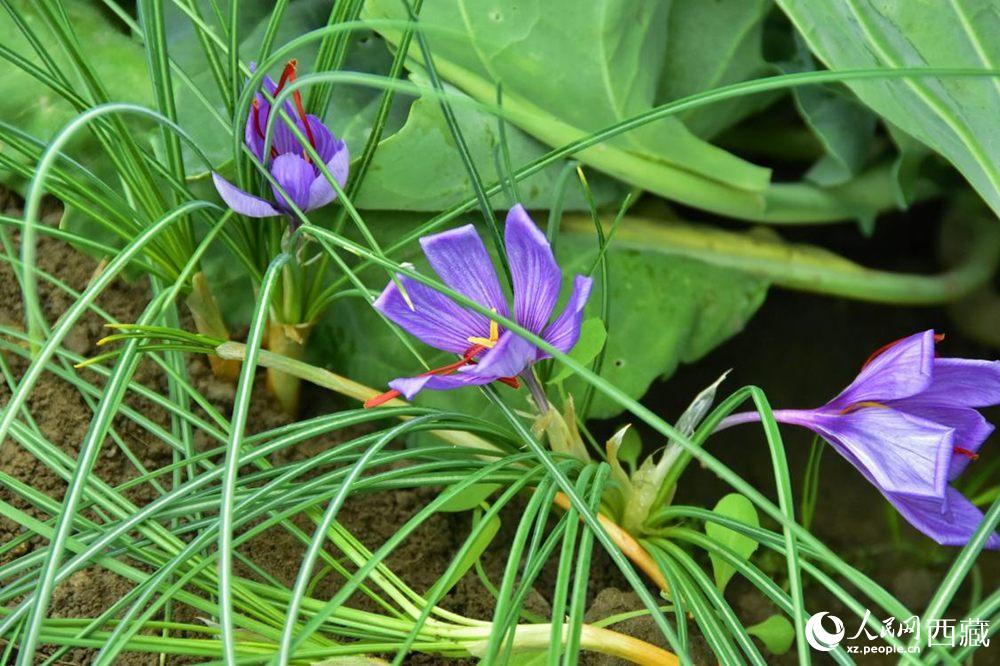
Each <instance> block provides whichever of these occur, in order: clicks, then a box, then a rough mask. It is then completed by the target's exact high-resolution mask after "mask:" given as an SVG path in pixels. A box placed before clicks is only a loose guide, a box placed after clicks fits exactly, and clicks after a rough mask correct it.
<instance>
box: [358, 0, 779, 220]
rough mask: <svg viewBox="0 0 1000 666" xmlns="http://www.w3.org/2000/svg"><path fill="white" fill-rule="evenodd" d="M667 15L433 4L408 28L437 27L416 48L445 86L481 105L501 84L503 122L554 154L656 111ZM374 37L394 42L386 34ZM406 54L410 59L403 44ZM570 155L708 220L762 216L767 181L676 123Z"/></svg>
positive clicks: (612, 7) (388, 1) (378, 6)
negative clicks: (742, 211) (430, 56)
mask: <svg viewBox="0 0 1000 666" xmlns="http://www.w3.org/2000/svg"><path fill="white" fill-rule="evenodd" d="M668 9H669V2H666V1H664V0H660V1H658V2H644V1H640V0H594V1H593V2H587V3H579V2H576V1H575V0H552V1H550V2H545V3H542V2H527V3H525V2H514V1H513V0H503V1H501V2H496V1H495V0H441V1H440V2H435V3H429V4H428V5H426V6H425V7H424V9H423V10H422V11H421V15H420V22H421V24H423V25H426V26H429V27H431V28H437V30H435V31H433V32H431V33H430V35H429V38H428V39H429V41H430V45H431V50H432V52H433V53H434V62H435V66H436V67H437V69H438V71H439V72H440V73H441V75H442V76H443V77H444V78H445V79H446V80H448V81H449V82H450V83H452V84H454V85H455V86H457V87H458V88H460V89H462V90H463V91H464V92H466V93H468V94H470V95H471V96H473V97H475V98H476V99H478V100H479V101H481V102H485V103H492V102H493V98H494V96H495V90H496V86H497V84H498V83H502V84H503V89H504V99H505V109H506V110H507V112H508V114H509V115H510V117H511V119H512V122H514V124H516V125H518V126H519V127H520V128H521V129H523V130H525V131H526V132H528V133H529V134H532V135H533V136H535V137H536V138H538V139H540V140H541V141H543V142H545V143H547V144H549V145H561V144H563V143H566V142H567V141H569V140H572V139H576V138H579V137H580V136H582V135H584V134H587V133H589V132H592V131H594V130H597V129H600V128H603V127H605V126H607V125H610V124H612V123H614V122H616V121H619V120H622V119H624V118H628V117H631V116H634V115H635V114H637V113H639V112H642V111H645V110H648V109H649V108H651V107H652V106H653V105H654V104H655V103H656V101H657V94H658V89H659V85H660V76H661V72H662V70H663V66H662V63H663V62H664V59H665V57H666V53H665V47H666V42H665V40H664V39H663V31H664V26H665V25H666V23H667V19H668ZM363 16H364V17H365V18H392V19H397V20H401V19H405V18H406V13H405V10H404V9H403V8H402V6H401V5H400V4H399V3H396V2H394V1H393V0H368V2H367V3H366V5H365V12H364V14H363ZM380 32H382V34H384V35H385V36H386V37H387V38H388V39H389V40H390V41H392V42H396V41H398V39H399V32H398V31H394V30H391V29H384V30H380ZM410 55H411V56H412V57H413V58H414V59H415V60H416V61H420V59H421V57H420V54H419V52H418V50H417V49H416V48H415V47H413V48H412V49H411V52H410ZM580 158H581V159H582V160H584V161H587V162H589V163H591V164H593V165H594V166H596V167H597V168H598V169H601V170H604V171H605V172H611V173H614V174H615V175H619V173H618V172H619V171H621V170H623V169H626V170H629V171H630V172H632V173H636V174H638V173H639V172H641V174H642V178H641V180H643V182H642V183H638V182H636V183H635V184H637V185H640V186H643V187H647V188H648V189H654V190H656V191H657V192H658V193H661V194H664V195H665V196H670V197H672V198H676V199H677V200H679V201H684V202H687V203H690V204H692V205H698V206H703V207H707V208H710V209H713V210H719V211H720V212H722V211H723V209H726V210H727V211H728V210H735V208H736V207H737V206H743V205H745V206H746V207H747V209H748V210H749V209H751V208H753V209H755V210H758V211H759V212H760V214H762V213H763V210H764V207H765V202H764V198H763V196H761V195H762V193H763V192H764V191H765V190H766V189H767V187H768V185H769V182H770V171H769V170H768V169H764V168H761V167H758V166H756V165H753V164H750V163H748V162H745V161H743V160H741V159H739V158H737V157H736V156H734V155H732V154H730V153H727V152H726V151H724V150H722V149H719V148H717V147H715V146H713V145H711V144H709V143H707V142H705V141H703V140H701V139H700V138H698V137H697V136H695V135H694V134H692V133H691V132H690V131H689V130H688V129H687V128H686V127H685V126H684V124H683V123H682V122H681V121H680V120H678V119H676V118H666V119H663V120H661V121H658V122H657V123H655V124H652V125H648V126H645V127H642V128H639V129H637V130H635V131H633V132H630V133H628V134H626V135H623V136H619V137H617V138H615V139H613V140H612V141H611V142H610V143H608V144H606V145H604V146H602V147H601V149H600V150H596V149H595V150H591V151H585V152H584V153H582V154H581V155H580ZM626 164H627V165H628V166H625V165H626ZM639 164H641V165H642V168H641V169H639V168H638V165H639ZM633 170H634V171H633ZM737 200H738V201H737Z"/></svg>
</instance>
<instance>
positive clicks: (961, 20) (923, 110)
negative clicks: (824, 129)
mask: <svg viewBox="0 0 1000 666" xmlns="http://www.w3.org/2000/svg"><path fill="white" fill-rule="evenodd" d="M778 5H779V6H780V7H781V8H782V9H783V10H784V11H785V13H786V14H787V15H788V16H789V18H791V20H792V22H793V23H794V24H795V26H796V28H798V30H799V32H800V33H801V34H802V36H803V37H804V38H805V40H806V42H807V43H808V44H809V48H810V49H811V50H812V51H813V53H815V54H816V56H817V57H819V59H820V60H822V61H823V62H824V63H825V64H826V65H827V66H828V67H829V68H830V69H833V70H837V69H853V68H872V67H885V68H899V67H968V68H984V69H993V70H996V69H1000V39H997V38H996V35H998V34H1000V10H998V8H997V4H996V2H995V0H953V1H952V2H950V3H947V4H946V5H942V4H940V3H929V2H913V1H912V0H882V1H880V2H875V1H873V0H847V1H846V2H834V1H829V0H778ZM849 86H850V88H851V89H852V90H853V91H854V92H855V93H856V94H857V95H858V97H859V98H860V99H861V101H863V102H864V103H865V104H867V105H868V106H869V107H871V108H872V109H873V110H875V111H876V112H877V113H878V114H879V115H881V116H883V117H884V118H885V119H886V120H888V121H890V122H892V123H893V124H895V125H896V126H898V127H899V128H900V129H901V130H903V131H905V132H907V133H909V134H912V135H913V136H914V137H915V138H917V139H919V140H920V141H921V142H923V143H925V144H927V145H928V146H930V147H931V148H932V149H934V150H935V151H936V152H938V153H940V154H941V155H943V156H944V157H945V158H947V159H948V160H949V161H950V162H951V163H952V164H954V165H955V167H956V168H958V170H959V171H961V172H962V174H963V175H964V176H965V177H966V178H967V179H968V180H969V182H970V183H971V184H972V186H973V187H975V188H976V190H977V191H978V192H979V194H980V196H982V197H983V199H985V200H986V202H987V203H988V204H989V205H990V206H991V207H992V208H993V210H994V211H995V212H997V213H1000V150H997V149H996V147H997V145H1000V125H998V124H997V112H996V110H997V109H998V108H1000V79H998V78H996V77H980V78H972V77H942V78H933V77H920V78H911V79H903V80H901V79H884V80H878V79H875V80H866V81H857V82H852V83H850V84H849Z"/></svg>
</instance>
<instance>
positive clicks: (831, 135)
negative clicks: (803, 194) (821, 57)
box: [780, 35, 876, 186]
mask: <svg viewBox="0 0 1000 666" xmlns="http://www.w3.org/2000/svg"><path fill="white" fill-rule="evenodd" d="M795 46H796V50H795V53H794V55H793V57H792V59H791V60H790V61H788V62H786V63H782V65H781V67H780V68H781V70H782V71H784V72H789V73H790V72H806V71H813V70H815V69H816V66H815V63H814V61H813V58H812V55H811V54H810V53H809V50H808V47H807V46H806V45H805V42H804V41H803V40H802V38H801V37H800V36H799V35H796V36H795ZM792 98H793V99H794V100H795V106H796V108H797V109H798V111H799V115H800V116H802V120H804V121H805V123H806V125H807V126H808V127H809V129H810V130H812V133H813V135H814V136H815V137H816V139H817V140H818V141H819V143H820V145H821V146H822V147H823V150H824V153H825V154H824V155H823V157H821V158H820V159H819V160H817V161H816V163H815V164H813V166H812V168H811V169H810V170H809V172H808V173H807V174H806V178H808V179H809V180H811V181H813V182H814V183H816V184H818V185H823V186H833V185H842V184H843V183H846V182H847V181H849V180H850V179H851V178H853V177H854V176H856V175H858V174H859V173H861V170H862V168H863V167H864V166H865V162H866V161H867V160H868V157H869V155H870V154H871V150H872V143H873V141H874V139H875V122H876V117H875V114H873V113H872V112H871V111H869V110H868V109H867V108H866V107H865V106H864V105H863V104H861V103H860V102H858V101H857V99H856V98H854V96H853V95H852V94H851V93H850V92H849V91H848V90H847V89H846V88H843V87H838V86H804V87H799V88H795V89H794V90H792Z"/></svg>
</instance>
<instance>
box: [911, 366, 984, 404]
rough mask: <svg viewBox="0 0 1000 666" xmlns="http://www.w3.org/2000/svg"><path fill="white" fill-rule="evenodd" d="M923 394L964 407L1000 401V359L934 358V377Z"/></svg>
mask: <svg viewBox="0 0 1000 666" xmlns="http://www.w3.org/2000/svg"><path fill="white" fill-rule="evenodd" d="M920 398H921V399H922V400H926V401H934V402H937V403H939V404H942V405H956V406H963V407H989V406H991V405H997V404H1000V361H976V360H972V359H965V358H939V359H935V360H934V379H933V381H932V382H931V385H930V386H929V387H928V388H927V389H926V390H925V391H924V392H923V393H921V394H920Z"/></svg>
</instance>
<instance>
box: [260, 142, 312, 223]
mask: <svg viewBox="0 0 1000 666" xmlns="http://www.w3.org/2000/svg"><path fill="white" fill-rule="evenodd" d="M315 173H316V172H315V171H314V170H313V167H312V165H311V164H309V162H306V161H305V160H304V159H302V158H301V157H299V156H298V155H292V154H291V153H285V154H284V155H278V156H277V157H275V158H274V161H273V162H272V163H271V175H272V176H274V179H275V180H276V181H278V185H281V189H283V190H284V191H285V194H287V195H288V198H286V197H285V194H282V193H281V191H280V190H279V189H278V187H277V186H275V185H271V190H272V191H273V192H274V196H275V198H276V199H277V200H278V205H279V207H281V208H283V209H285V210H291V209H292V206H291V203H290V202H294V203H295V205H296V206H298V208H299V210H302V211H304V210H306V209H307V208H308V207H309V188H310V186H311V185H312V182H313V179H314V178H315Z"/></svg>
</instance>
